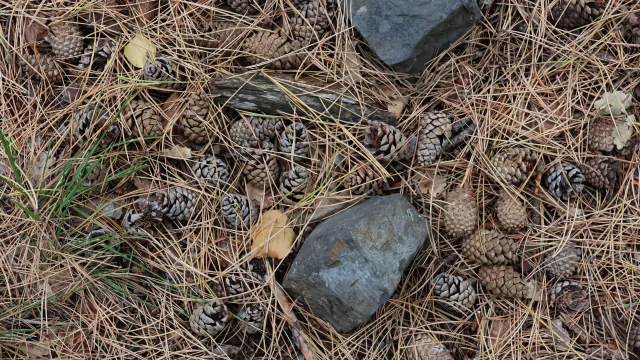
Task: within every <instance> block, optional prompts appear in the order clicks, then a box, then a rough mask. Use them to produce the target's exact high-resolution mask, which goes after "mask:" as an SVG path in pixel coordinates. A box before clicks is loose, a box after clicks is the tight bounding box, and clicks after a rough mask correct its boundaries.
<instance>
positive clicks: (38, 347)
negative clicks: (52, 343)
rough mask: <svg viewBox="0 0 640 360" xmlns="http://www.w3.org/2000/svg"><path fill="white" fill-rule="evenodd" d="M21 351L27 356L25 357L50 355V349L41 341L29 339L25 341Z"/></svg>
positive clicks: (33, 357) (43, 357)
mask: <svg viewBox="0 0 640 360" xmlns="http://www.w3.org/2000/svg"><path fill="white" fill-rule="evenodd" d="M22 351H23V352H24V354H25V355H26V356H27V359H47V358H49V355H51V349H50V348H49V346H47V344H46V343H43V342H33V341H30V342H28V343H25V344H24V346H23V347H22Z"/></svg>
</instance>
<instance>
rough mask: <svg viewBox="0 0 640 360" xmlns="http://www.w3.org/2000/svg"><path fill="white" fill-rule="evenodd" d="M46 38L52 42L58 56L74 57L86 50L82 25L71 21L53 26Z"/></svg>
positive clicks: (53, 49) (52, 48)
mask: <svg viewBox="0 0 640 360" xmlns="http://www.w3.org/2000/svg"><path fill="white" fill-rule="evenodd" d="M45 40H46V41H47V42H49V43H50V44H51V50H52V51H53V53H54V54H55V55H56V57H57V58H63V59H74V58H77V57H79V56H80V55H82V53H83V52H84V39H83V36H82V32H81V31H80V26H78V24H75V23H72V22H70V21H63V22H60V23H57V24H55V25H53V26H51V27H50V28H49V33H48V34H47V36H46V37H45Z"/></svg>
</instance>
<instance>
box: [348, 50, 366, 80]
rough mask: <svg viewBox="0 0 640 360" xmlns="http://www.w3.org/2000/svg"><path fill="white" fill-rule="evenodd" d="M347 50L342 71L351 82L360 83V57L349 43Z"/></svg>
mask: <svg viewBox="0 0 640 360" xmlns="http://www.w3.org/2000/svg"><path fill="white" fill-rule="evenodd" d="M347 48H348V49H347V51H346V52H345V58H344V70H345V72H346V73H347V74H349V76H350V77H351V78H352V79H353V80H355V81H356V82H360V81H362V74H361V70H362V62H361V61H360V55H359V54H358V51H357V50H356V47H355V45H354V44H353V43H349V44H348V45H347Z"/></svg>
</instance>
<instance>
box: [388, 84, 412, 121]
mask: <svg viewBox="0 0 640 360" xmlns="http://www.w3.org/2000/svg"><path fill="white" fill-rule="evenodd" d="M382 93H383V94H385V95H386V96H387V98H388V99H389V100H388V101H389V102H388V103H387V111H389V112H390V113H392V114H393V115H394V116H395V117H396V119H399V118H400V116H402V112H403V111H404V108H405V107H406V106H407V104H408V103H409V98H407V97H406V96H402V95H401V94H400V93H399V92H398V90H397V89H395V88H392V87H385V88H383V89H382Z"/></svg>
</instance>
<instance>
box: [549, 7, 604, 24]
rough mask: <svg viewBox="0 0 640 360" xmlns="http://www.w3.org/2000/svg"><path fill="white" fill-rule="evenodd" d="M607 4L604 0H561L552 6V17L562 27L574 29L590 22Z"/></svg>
mask: <svg viewBox="0 0 640 360" xmlns="http://www.w3.org/2000/svg"><path fill="white" fill-rule="evenodd" d="M605 5H606V1H603V0H561V1H560V2H559V3H557V4H556V5H555V6H554V7H553V8H551V19H553V21H554V22H556V23H557V26H558V27H559V28H560V29H566V30H573V29H575V28H579V27H582V26H585V25H588V24H590V23H591V22H592V21H593V20H595V19H596V18H597V17H598V16H600V15H601V14H602V13H603V10H604V6H605Z"/></svg>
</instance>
